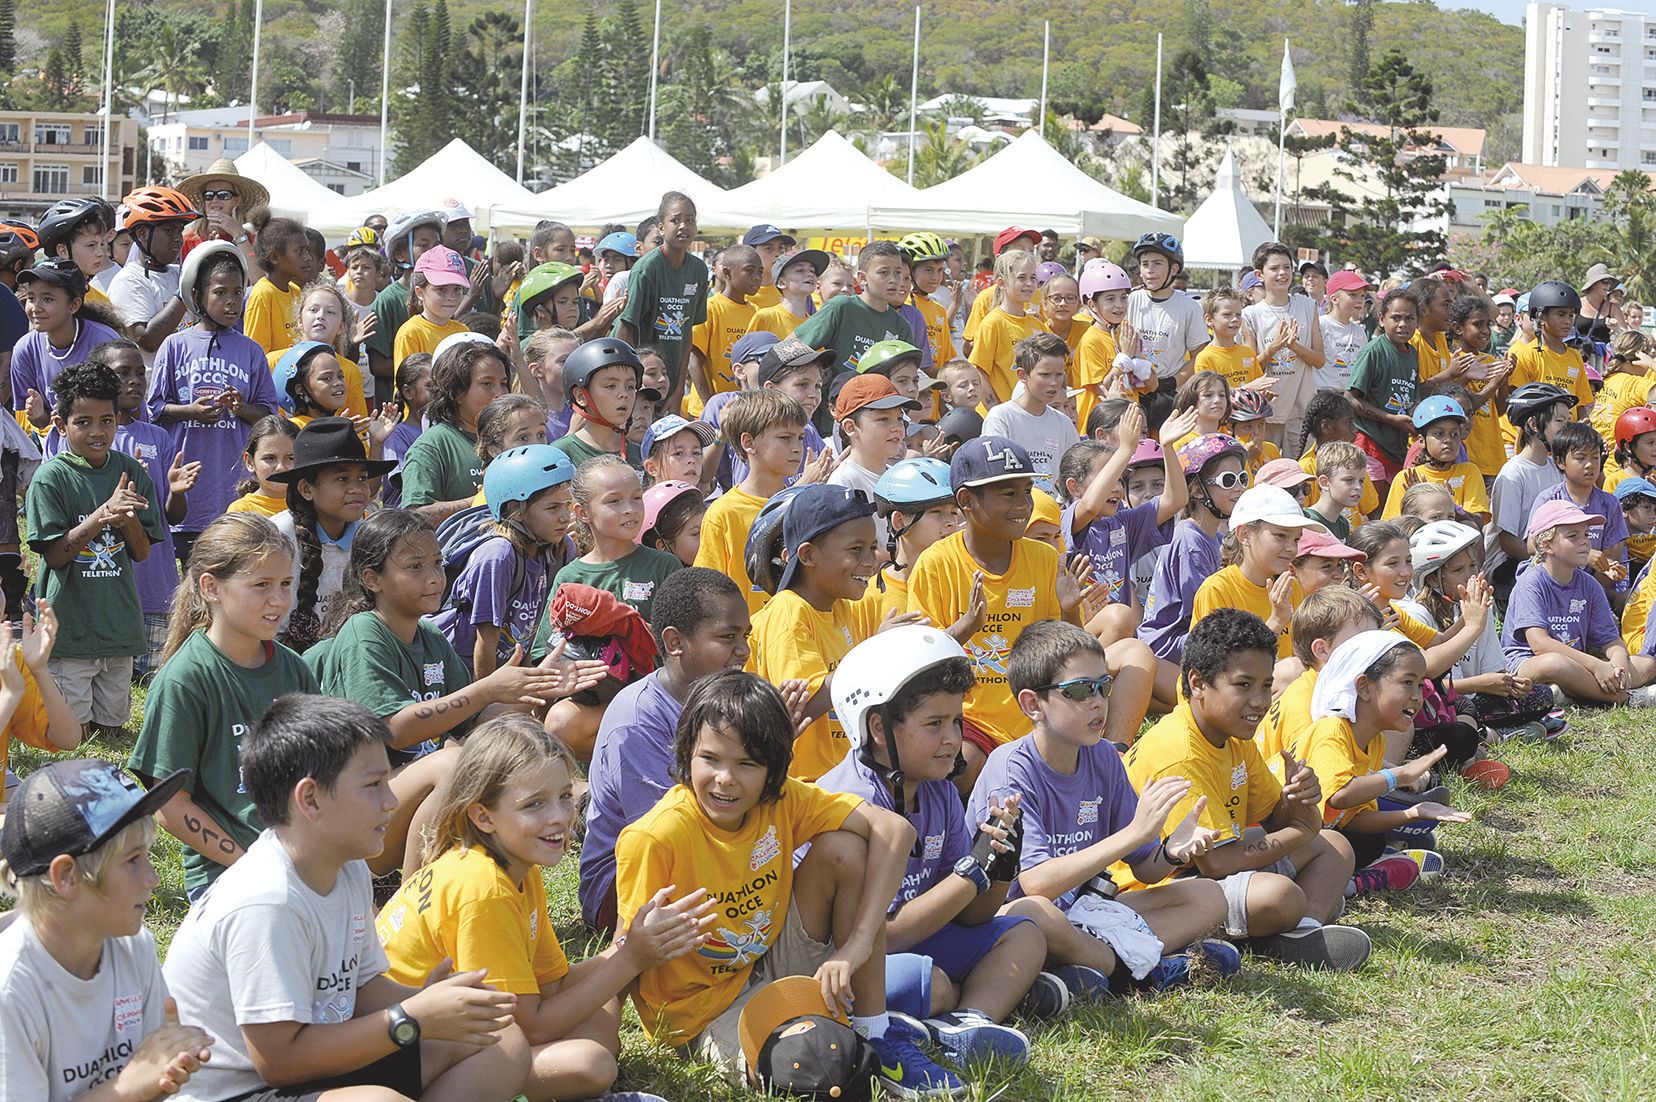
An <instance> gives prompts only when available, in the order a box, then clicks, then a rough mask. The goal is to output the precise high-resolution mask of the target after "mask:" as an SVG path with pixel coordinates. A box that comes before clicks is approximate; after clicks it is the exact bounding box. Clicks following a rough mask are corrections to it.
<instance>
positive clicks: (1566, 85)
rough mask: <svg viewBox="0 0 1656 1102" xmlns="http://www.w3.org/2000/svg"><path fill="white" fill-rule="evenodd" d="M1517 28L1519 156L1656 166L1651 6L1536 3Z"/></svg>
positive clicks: (1655, 43) (1654, 14)
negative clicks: (1520, 40) (1520, 48)
mask: <svg viewBox="0 0 1656 1102" xmlns="http://www.w3.org/2000/svg"><path fill="white" fill-rule="evenodd" d="M1524 35H1525V48H1524V162H1525V163H1526V164H1537V165H1559V166H1564V165H1569V166H1579V167H1583V168H1589V169H1612V170H1617V169H1628V168H1639V169H1646V170H1649V169H1656V10H1653V11H1651V12H1632V11H1619V10H1616V9H1613V8H1586V9H1583V10H1579V11H1578V10H1575V9H1572V8H1566V7H1562V6H1560V5H1558V4H1546V3H1535V4H1530V5H1529V7H1528V9H1527V14H1526V19H1525V26H1524Z"/></svg>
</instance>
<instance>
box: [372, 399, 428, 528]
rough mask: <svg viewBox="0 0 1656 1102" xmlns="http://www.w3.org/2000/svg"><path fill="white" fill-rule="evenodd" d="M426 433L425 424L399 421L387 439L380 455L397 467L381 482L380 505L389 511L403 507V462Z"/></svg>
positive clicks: (422, 422)
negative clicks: (390, 460) (409, 451)
mask: <svg viewBox="0 0 1656 1102" xmlns="http://www.w3.org/2000/svg"><path fill="white" fill-rule="evenodd" d="M424 431H425V422H424V421H423V420H422V421H398V422H397V427H396V428H394V429H392V430H391V435H390V436H387V437H386V438H385V444H384V445H383V446H382V447H381V451H380V454H381V456H382V457H383V458H385V459H394V460H396V461H397V466H396V467H394V468H392V470H391V475H390V477H389V478H386V479H383V480H382V481H381V482H380V503H381V504H383V505H384V506H385V507H386V508H387V509H398V508H401V507H402V477H401V475H402V461H403V459H404V458H406V457H407V455H408V449H409V448H412V447H413V446H414V441H416V440H418V439H419V438H420V433H422V432H424Z"/></svg>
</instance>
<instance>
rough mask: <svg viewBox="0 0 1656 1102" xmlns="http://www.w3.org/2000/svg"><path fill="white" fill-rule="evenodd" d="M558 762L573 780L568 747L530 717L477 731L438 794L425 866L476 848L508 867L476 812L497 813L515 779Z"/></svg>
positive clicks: (503, 719) (517, 716)
mask: <svg viewBox="0 0 1656 1102" xmlns="http://www.w3.org/2000/svg"><path fill="white" fill-rule="evenodd" d="M553 761H558V762H562V763H563V765H564V768H566V769H568V770H569V772H570V775H571V776H574V774H575V759H574V757H573V756H572V755H571V754H570V752H569V748H568V747H566V746H565V745H564V744H563V743H561V742H559V741H558V740H557V739H556V738H554V737H552V736H551V735H549V734H547V733H546V730H545V728H543V727H542V726H541V725H540V724H539V723H538V722H536V721H535V720H534V719H533V718H532V717H530V716H527V715H524V714H523V713H521V712H513V713H508V714H506V715H502V716H497V717H496V718H494V719H491V720H489V721H488V722H487V723H484V724H482V725H481V726H480V727H478V728H477V729H476V730H475V731H473V732H472V733H471V735H470V736H469V737H468V738H467V739H466V743H465V745H464V746H463V747H461V749H460V758H459V760H458V761H456V762H455V764H454V771H453V772H452V773H450V774H449V778H448V780H447V781H446V782H445V783H444V785H443V787H442V788H441V789H439V790H438V792H437V797H438V804H437V814H436V815H435V816H434V817H433V819H432V821H431V824H430V825H429V826H428V827H426V830H425V836H424V838H423V839H422V842H423V845H422V847H421V853H420V863H421V864H422V865H429V864H431V863H432V862H433V861H435V860H437V858H439V857H441V856H442V855H443V854H445V853H447V852H448V851H449V850H451V849H469V848H470V847H472V846H477V847H478V848H480V849H482V850H483V851H484V852H486V853H488V855H489V856H490V857H493V858H494V859H495V862H496V863H497V864H499V865H500V866H501V867H502V868H504V867H505V866H506V864H507V862H508V860H509V859H510V858H509V855H507V854H506V853H504V852H503V851H502V850H501V848H500V843H499V842H498V841H497V840H496V839H495V837H494V835H492V834H488V833H485V832H484V831H481V830H478V829H477V824H475V823H473V822H472V819H471V814H470V812H471V807H472V805H473V804H481V805H482V806H483V807H484V808H487V809H489V810H491V811H492V810H494V808H495V806H496V805H497V804H499V803H500V798H501V796H502V795H504V794H505V792H506V785H507V784H509V783H510V782H511V780H512V778H513V777H515V776H517V775H518V774H520V773H523V772H527V771H528V770H530V769H533V768H534V767H535V766H537V765H542V764H544V763H546V762H553Z"/></svg>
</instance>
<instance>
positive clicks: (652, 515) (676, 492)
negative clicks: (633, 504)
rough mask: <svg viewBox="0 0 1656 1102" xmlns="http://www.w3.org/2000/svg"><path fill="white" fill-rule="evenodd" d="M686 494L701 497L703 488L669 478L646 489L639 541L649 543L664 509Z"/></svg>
mask: <svg viewBox="0 0 1656 1102" xmlns="http://www.w3.org/2000/svg"><path fill="white" fill-rule="evenodd" d="M686 494H695V495H696V496H697V497H700V496H701V490H699V489H698V488H696V487H695V486H692V485H690V483H688V482H681V481H679V480H678V479H676V478H669V479H667V480H666V481H665V482H657V483H655V484H654V485H653V486H651V487H650V488H649V489H648V490H645V491H644V523H643V525H641V526H640V527H639V529H638V542H639V543H642V544H648V543H649V540H650V536H651V535H652V534H653V533H654V532H655V526H656V522H657V521H658V520H660V519H661V514H662V511H663V510H665V509H666V508H667V506H669V505H671V504H672V503H673V502H675V501H677V500H678V499H679V498H681V497H684V496H685V495H686Z"/></svg>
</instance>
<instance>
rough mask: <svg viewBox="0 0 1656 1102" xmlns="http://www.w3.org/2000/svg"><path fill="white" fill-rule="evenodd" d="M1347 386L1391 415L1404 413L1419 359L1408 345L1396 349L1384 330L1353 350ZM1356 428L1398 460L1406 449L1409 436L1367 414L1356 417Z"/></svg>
mask: <svg viewBox="0 0 1656 1102" xmlns="http://www.w3.org/2000/svg"><path fill="white" fill-rule="evenodd" d="M1346 386H1347V388H1348V389H1351V390H1355V391H1357V392H1358V393H1359V394H1361V395H1362V396H1363V397H1364V398H1365V399H1366V400H1367V401H1368V404H1369V405H1371V406H1376V407H1378V408H1380V409H1383V410H1385V411H1386V412H1387V413H1391V414H1402V415H1403V416H1405V417H1406V416H1408V415H1409V414H1410V413H1411V412H1412V411H1413V410H1414V407H1415V401H1416V399H1417V398H1418V397H1419V394H1420V360H1419V357H1417V356H1416V355H1415V350H1414V348H1412V347H1409V348H1398V347H1397V346H1396V345H1395V344H1393V343H1392V342H1391V341H1389V340H1387V339H1386V336H1385V334H1384V333H1382V334H1381V335H1380V336H1378V337H1375V338H1374V339H1373V340H1371V341H1369V342H1368V343H1367V344H1365V345H1364V346H1363V348H1362V351H1360V352H1358V353H1357V363H1356V364H1355V365H1354V366H1353V367H1352V369H1351V381H1350V382H1349V383H1347V384H1346ZM1357 429H1358V431H1360V432H1361V433H1362V434H1363V435H1364V436H1367V437H1368V438H1369V439H1370V440H1373V441H1374V442H1375V443H1376V444H1379V445H1380V447H1381V448H1383V449H1384V450H1385V452H1386V454H1387V455H1389V456H1391V457H1392V458H1393V459H1394V460H1396V461H1397V462H1398V463H1402V462H1403V460H1404V458H1405V457H1406V456H1407V455H1408V452H1409V435H1408V433H1406V432H1404V431H1403V430H1401V429H1397V428H1393V427H1392V426H1391V425H1382V424H1379V423H1378V422H1375V421H1371V420H1369V419H1368V418H1367V417H1358V418H1357Z"/></svg>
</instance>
